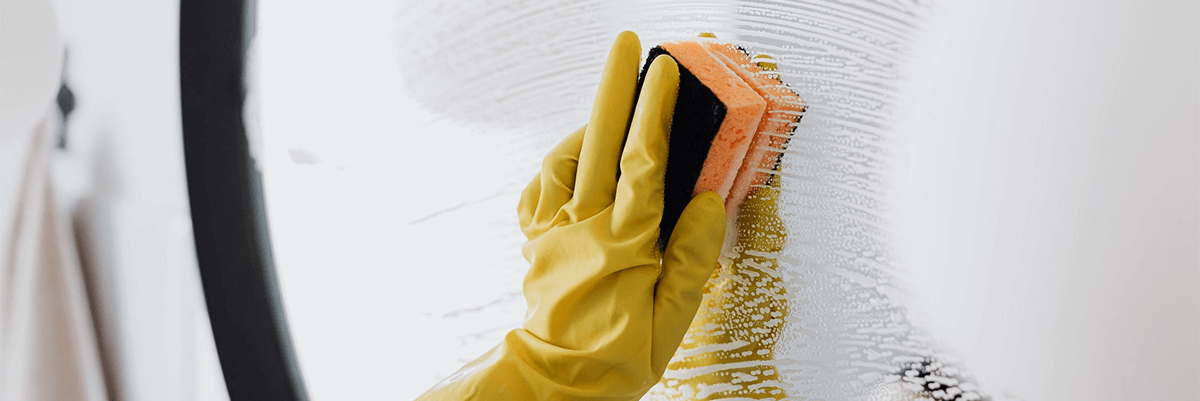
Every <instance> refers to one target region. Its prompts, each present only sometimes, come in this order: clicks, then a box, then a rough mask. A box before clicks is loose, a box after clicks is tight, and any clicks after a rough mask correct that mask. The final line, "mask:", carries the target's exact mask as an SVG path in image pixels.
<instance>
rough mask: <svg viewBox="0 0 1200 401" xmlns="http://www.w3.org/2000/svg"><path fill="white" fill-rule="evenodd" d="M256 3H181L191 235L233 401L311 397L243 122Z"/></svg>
mask: <svg viewBox="0 0 1200 401" xmlns="http://www.w3.org/2000/svg"><path fill="white" fill-rule="evenodd" d="M256 7H257V4H256V3H255V1H254V0H181V2H180V7H179V82H180V92H179V94H180V103H181V107H182V110H181V113H182V120H183V121H182V123H183V127H182V128H183V148H184V159H185V164H186V169H187V185H188V197H189V198H190V203H191V214H192V231H193V235H194V237H195V243H196V259H197V262H198V264H199V270H200V280H201V283H202V285H203V287H204V299H205V303H206V304H207V306H208V316H209V319H210V321H211V323H212V331H213V338H214V339H215V341H216V347H217V353H218V355H219V357H220V360H221V370H222V372H223V375H224V377H225V386H226V388H227V389H228V391H229V398H230V400H231V401H241V400H300V401H303V400H307V399H308V395H307V393H306V391H305V388H304V382H303V379H302V378H301V375H300V369H299V366H298V364H297V362H296V356H295V352H294V351H293V348H292V340H291V333H290V332H289V331H288V325H287V319H286V316H285V314H284V309H283V303H282V300H281V298H280V293H279V284H278V280H277V279H276V276H275V267H274V257H273V255H272V251H271V238H270V232H269V229H268V225H267V215H266V207H265V205H264V203H263V191H262V175H261V173H260V171H259V169H258V166H257V165H256V164H255V161H254V159H253V158H252V157H251V155H250V147H249V142H248V140H247V138H246V129H245V126H244V125H243V120H242V107H243V104H244V101H245V93H246V92H245V85H244V83H243V81H242V80H243V76H244V67H245V65H246V50H247V48H248V45H249V41H250V39H252V38H253V37H254V32H255V10H256Z"/></svg>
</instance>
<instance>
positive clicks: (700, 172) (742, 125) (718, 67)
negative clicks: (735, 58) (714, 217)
mask: <svg viewBox="0 0 1200 401" xmlns="http://www.w3.org/2000/svg"><path fill="white" fill-rule="evenodd" d="M663 54H666V55H669V56H671V57H672V58H674V59H675V61H676V62H678V64H679V95H678V98H677V100H676V101H675V113H674V117H673V119H672V122H671V134H670V139H669V144H668V149H669V151H668V154H667V169H666V175H665V177H664V179H665V183H664V185H665V192H664V199H663V218H662V221H661V222H660V224H659V228H660V235H659V244H658V245H659V248H660V249H664V248H665V247H666V244H667V241H668V240H669V237H670V233H671V231H672V230H673V229H674V228H675V223H676V222H678V220H679V216H680V214H682V213H683V209H684V207H686V206H687V204H688V202H689V201H691V197H692V196H693V195H695V194H699V193H701V192H705V191H713V192H716V193H717V194H718V195H720V196H721V197H722V198H727V197H728V196H729V194H730V192H729V191H730V189H731V188H732V187H733V186H734V180H735V179H736V178H737V173H738V170H739V169H740V167H741V166H742V164H743V159H744V158H745V156H746V151H747V150H748V149H749V147H750V144H751V140H752V139H753V137H754V134H755V132H756V130H757V127H758V125H759V122H760V120H761V119H762V116H763V112H764V111H765V109H766V105H767V103H766V101H765V100H764V99H763V98H762V96H760V95H759V94H758V93H757V92H755V90H754V89H753V88H751V87H750V85H748V84H747V83H746V81H745V80H743V79H742V78H741V77H739V76H738V74H737V73H735V72H734V71H733V70H731V69H730V68H729V66H728V65H727V64H726V63H725V62H723V61H721V60H720V59H719V58H717V57H716V56H714V55H713V54H712V53H710V52H709V51H707V50H705V48H704V46H703V45H701V44H700V43H698V42H694V41H681V42H668V43H663V44H661V45H659V46H658V47H655V48H654V49H651V50H650V55H649V56H648V57H647V58H646V64H645V66H644V67H643V69H642V77H641V79H642V80H644V79H645V75H646V72H647V71H648V70H649V68H650V63H652V62H653V61H654V58H656V57H658V56H660V55H663Z"/></svg>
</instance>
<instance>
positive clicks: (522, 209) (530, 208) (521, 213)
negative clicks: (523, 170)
mask: <svg viewBox="0 0 1200 401" xmlns="http://www.w3.org/2000/svg"><path fill="white" fill-rule="evenodd" d="M541 196H542V173H541V172H538V173H537V175H534V176H533V180H532V181H529V184H528V185H526V186H525V190H523V191H521V201H520V202H517V221H519V222H520V223H521V231H526V230H527V229H528V228H530V226H531V225H532V224H533V213H534V212H536V211H537V205H538V198H539V197H541ZM525 236H526V237H529V238H530V239H533V238H532V237H531V236H530V235H529V232H525Z"/></svg>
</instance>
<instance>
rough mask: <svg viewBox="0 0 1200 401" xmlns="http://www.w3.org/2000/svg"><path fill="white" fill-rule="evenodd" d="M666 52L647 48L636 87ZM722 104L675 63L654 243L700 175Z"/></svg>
mask: <svg viewBox="0 0 1200 401" xmlns="http://www.w3.org/2000/svg"><path fill="white" fill-rule="evenodd" d="M661 55H668V56H670V55H671V54H670V53H668V52H667V51H666V50H665V49H663V48H662V47H655V48H653V49H651V50H650V54H649V56H647V57H646V63H645V65H644V66H643V67H642V75H641V78H640V79H639V85H638V90H639V92H640V90H641V82H644V80H645V78H646V73H647V71H649V68H650V64H651V63H652V62H654V59H655V58H656V57H658V56H661ZM725 112H726V110H725V105H724V104H723V103H721V101H720V99H718V98H717V96H716V95H714V94H713V92H712V90H710V89H709V88H708V87H707V86H705V85H704V84H703V83H701V82H700V79H699V78H697V77H696V75H695V74H693V73H692V72H691V71H690V70H688V68H687V66H685V65H682V64H680V65H679V92H678V97H677V99H676V101H675V112H674V117H673V118H672V119H671V134H670V137H669V138H668V141H669V144H668V145H667V146H668V149H669V151H668V153H667V170H666V173H665V177H664V179H663V184H664V191H663V216H662V220H661V221H660V222H659V238H658V247H659V249H660V250H662V249H666V246H667V241H668V240H669V239H670V236H671V232H672V231H673V230H674V229H675V223H676V222H678V221H679V216H680V215H681V214H682V213H683V209H684V208H686V207H687V204H688V202H691V200H692V192H693V189H694V188H695V187H696V182H697V180H698V179H699V178H700V171H701V169H702V168H703V166H704V162H705V158H706V155H707V154H708V150H709V148H710V146H711V145H712V142H713V138H714V137H716V136H717V132H718V131H719V130H720V127H721V123H722V122H723V121H724V120H725Z"/></svg>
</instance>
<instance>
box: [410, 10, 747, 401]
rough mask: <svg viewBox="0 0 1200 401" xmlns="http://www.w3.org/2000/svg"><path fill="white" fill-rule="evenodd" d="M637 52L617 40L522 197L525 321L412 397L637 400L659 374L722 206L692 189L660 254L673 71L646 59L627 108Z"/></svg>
mask: <svg viewBox="0 0 1200 401" xmlns="http://www.w3.org/2000/svg"><path fill="white" fill-rule="evenodd" d="M641 50H642V47H641V44H640V43H639V41H638V39H637V36H636V35H634V34H633V33H632V32H623V33H621V34H620V35H619V36H618V37H617V40H616V43H614V44H613V47H612V51H611V53H610V54H609V58H608V62H607V64H606V65H605V68H604V75H603V78H602V79H601V82H600V89H599V91H598V93H597V95H596V102H595V104H594V106H593V109H592V116H591V119H590V121H589V122H588V125H587V127H586V128H585V129H581V130H579V131H578V132H576V133H574V134H572V135H571V136H569V137H568V138H567V139H566V140H564V141H563V142H562V143H561V144H559V145H558V146H557V147H556V148H555V149H554V150H552V151H551V153H550V154H549V155H547V156H546V159H545V162H544V163H543V166H542V171H541V173H540V174H539V175H538V176H537V177H536V178H535V179H534V180H533V182H532V183H530V184H529V186H528V188H526V189H525V191H524V193H523V194H522V199H521V202H520V205H519V207H518V214H519V216H520V222H521V229H522V230H523V231H524V233H525V235H526V237H528V239H529V242H528V243H526V245H525V246H524V247H523V248H522V251H523V254H524V256H525V259H526V260H528V261H529V263H530V265H531V266H530V269H529V273H528V275H527V276H526V278H525V283H524V292H525V298H526V301H527V302H528V305H529V309H528V312H527V313H526V319H525V322H524V324H523V325H522V327H521V328H519V329H516V330H513V331H511V332H509V333H508V334H507V335H506V336H505V338H504V340H503V342H502V343H501V344H500V345H499V346H497V347H496V348H493V349H492V350H491V351H488V352H487V353H486V354H484V355H483V356H481V357H479V358H478V359H476V360H475V361H473V362H471V363H470V364H468V365H467V366H465V367H463V368H462V370H460V371H459V372H457V373H455V374H454V375H452V376H451V377H449V378H447V379H446V380H444V381H443V382H441V383H439V384H438V385H436V386H435V387H434V388H432V389H430V390H429V391H428V392H426V393H425V394H424V395H422V396H421V397H420V398H419V399H420V400H636V399H639V398H640V397H641V396H642V395H643V394H644V393H645V392H646V391H647V390H648V389H650V387H651V386H653V385H654V384H655V383H657V382H658V379H659V377H661V375H662V373H663V370H664V369H666V365H667V362H668V361H669V360H670V359H671V356H672V355H673V354H674V353H675V350H676V349H677V348H678V346H679V342H680V341H681V339H682V338H683V335H684V333H685V332H686V331H687V328H688V324H689V323H691V321H692V318H693V316H694V315H695V313H696V308H697V307H698V306H699V304H700V301H701V290H702V288H703V287H704V283H705V282H706V281H707V280H708V277H709V275H711V274H712V272H713V269H714V267H715V266H716V265H717V254H718V253H719V252H720V248H721V241H722V239H723V237H724V232H725V210H724V209H725V208H724V204H723V201H722V199H721V198H720V197H719V196H717V195H716V194H714V193H711V192H707V193H702V194H700V195H697V196H695V197H694V198H693V199H692V201H691V203H689V204H688V206H687V208H686V209H685V210H684V212H683V215H682V217H681V218H680V220H679V223H678V225H676V226H675V229H674V232H673V233H672V235H671V239H670V242H669V243H668V244H667V248H666V250H665V251H663V252H662V253H661V254H660V253H659V251H658V248H657V246H656V241H657V239H658V235H659V233H658V224H659V220H660V219H661V216H662V210H663V173H664V172H665V169H666V162H667V143H668V142H667V135H668V133H669V131H670V125H671V115H672V112H673V111H674V106H675V96H676V92H677V90H678V85H679V71H678V66H677V65H676V64H675V61H674V60H673V59H671V58H670V57H658V58H657V59H655V61H654V62H653V63H652V65H651V66H650V69H649V72H648V73H647V74H646V78H645V82H644V84H643V86H642V89H641V94H640V96H639V98H638V99H637V105H636V108H635V107H634V96H635V93H636V85H637V79H638V64H639V61H640V55H641ZM631 112H632V116H631ZM631 119H632V122H631ZM622 145H624V146H623V149H622ZM618 166H619V167H620V169H619V170H618Z"/></svg>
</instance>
